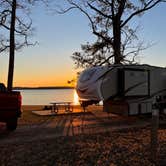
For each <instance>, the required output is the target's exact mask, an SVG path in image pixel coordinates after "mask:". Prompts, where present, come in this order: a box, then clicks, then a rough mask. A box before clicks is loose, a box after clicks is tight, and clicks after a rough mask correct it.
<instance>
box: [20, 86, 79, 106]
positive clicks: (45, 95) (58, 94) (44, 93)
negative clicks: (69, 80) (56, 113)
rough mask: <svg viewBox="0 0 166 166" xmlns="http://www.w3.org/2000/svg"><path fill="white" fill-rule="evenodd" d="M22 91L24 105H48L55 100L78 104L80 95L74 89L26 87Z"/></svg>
mask: <svg viewBox="0 0 166 166" xmlns="http://www.w3.org/2000/svg"><path fill="white" fill-rule="evenodd" d="M20 92H21V95H22V104H23V105H46V104H49V103H50V102H53V101H56V102H62V101H64V102H65V101H70V102H74V104H78V96H77V94H76V91H75V90H74V89H33V90H32V89H26V90H20Z"/></svg>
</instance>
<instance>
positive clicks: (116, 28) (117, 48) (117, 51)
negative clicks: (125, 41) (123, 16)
mask: <svg viewBox="0 0 166 166" xmlns="http://www.w3.org/2000/svg"><path fill="white" fill-rule="evenodd" d="M113 38H114V41H113V50H114V63H115V64H119V63H120V62H121V60H122V55H121V28H120V18H119V17H115V18H114V20H113Z"/></svg>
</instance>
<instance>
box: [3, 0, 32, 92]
mask: <svg viewBox="0 0 166 166" xmlns="http://www.w3.org/2000/svg"><path fill="white" fill-rule="evenodd" d="M33 2H34V1H33V0H22V1H21V0H1V1H0V32H1V39H0V53H1V52H4V51H9V69H8V82H7V88H8V91H11V90H12V87H13V74H14V57H15V50H19V49H21V48H23V47H24V46H28V45H32V43H30V42H29V41H28V36H29V35H30V34H31V31H32V28H31V25H32V21H31V19H30V17H29V5H32V4H33Z"/></svg>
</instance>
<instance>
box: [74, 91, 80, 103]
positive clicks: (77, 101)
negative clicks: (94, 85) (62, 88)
mask: <svg viewBox="0 0 166 166" xmlns="http://www.w3.org/2000/svg"><path fill="white" fill-rule="evenodd" d="M73 96H74V98H73V103H74V105H79V104H80V103H79V97H78V94H77V92H76V90H74V95H73Z"/></svg>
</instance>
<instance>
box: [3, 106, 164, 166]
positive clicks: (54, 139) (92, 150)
mask: <svg viewBox="0 0 166 166" xmlns="http://www.w3.org/2000/svg"><path fill="white" fill-rule="evenodd" d="M42 109H43V106H24V107H23V114H22V117H21V118H20V119H19V122H18V128H17V129H16V130H15V131H14V132H8V131H6V130H5V125H4V124H1V125H0V149H1V151H0V165H4V166H6V165H12V166H14V165H19V166H20V165H36V166H38V165H50V166H52V165H61V166H62V165H67V166H75V165H76V166H77V165H81V166H84V165H85V166H91V165H92V166H93V165H98V166H107V165H108V166H124V165H125V166H127V165H133V166H137V165H138V166H139V165H140V166H143V165H145V166H148V165H153V163H152V162H151V157H150V156H151V154H150V124H151V119H150V118H149V117H122V116H117V115H113V114H107V113H104V112H102V111H101V108H100V107H99V106H93V107H90V108H88V110H87V111H86V112H85V113H83V112H81V110H80V113H79V114H61V115H52V116H39V115H35V114H33V113H32V111H37V110H38V111H40V110H42ZM76 109H80V108H76ZM158 133H159V148H158V163H159V165H166V162H165V161H164V158H165V154H166V131H165V129H162V130H159V132H158Z"/></svg>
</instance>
